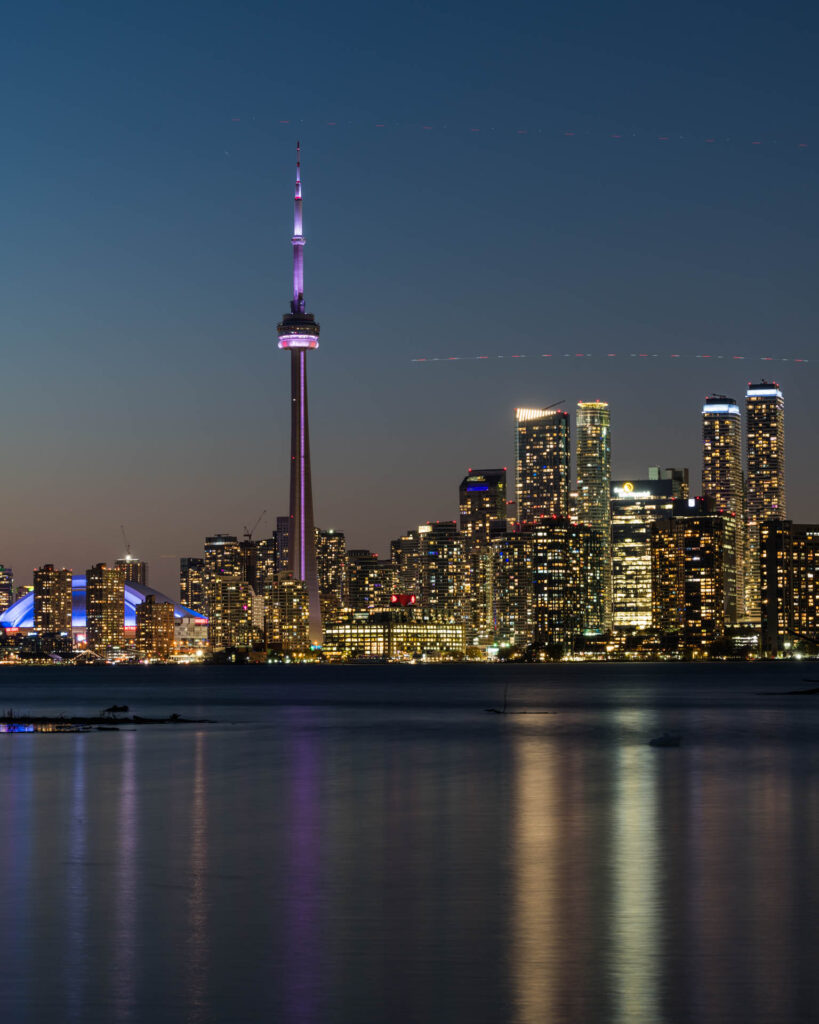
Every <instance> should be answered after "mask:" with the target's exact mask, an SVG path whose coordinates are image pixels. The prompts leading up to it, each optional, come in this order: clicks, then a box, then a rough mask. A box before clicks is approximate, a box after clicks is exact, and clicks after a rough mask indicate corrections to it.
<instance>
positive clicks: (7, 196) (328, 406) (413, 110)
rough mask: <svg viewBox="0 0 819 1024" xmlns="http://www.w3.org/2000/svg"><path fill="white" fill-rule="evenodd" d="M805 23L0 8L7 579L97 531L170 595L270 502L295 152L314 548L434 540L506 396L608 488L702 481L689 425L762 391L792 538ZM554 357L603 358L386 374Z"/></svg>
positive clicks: (815, 223)
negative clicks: (426, 528)
mask: <svg viewBox="0 0 819 1024" xmlns="http://www.w3.org/2000/svg"><path fill="white" fill-rule="evenodd" d="M818 29H819V19H818V18H817V14H816V13H815V11H814V9H813V8H811V7H810V6H809V5H805V4H780V5H776V6H774V5H772V4H758V3H743V4H725V3H693V4H687V5H684V6H675V7H673V8H672V7H671V6H670V5H658V4H649V3H643V2H640V3H636V2H635V3H620V4H612V3H607V4H605V3H592V2H586V3H583V2H581V3H574V4H571V5H560V6H556V5H549V4H523V5H519V6H517V7H514V8H503V7H500V6H498V5H490V4H484V3H470V4H466V3H447V4H438V5H432V4H426V3H420V4H419V3H414V4H412V5H401V6H398V5H385V4H375V3H372V4H369V3H355V2H353V3H350V4H347V5H337V4H329V3H302V4H299V3H290V4H277V3H267V4H262V3H244V4H235V3H232V4H227V3H204V4H197V5H193V4H188V3H186V4H182V3H170V4H162V5H160V4H155V3H141V4H129V3H120V4H116V5H112V4H102V3H99V4H97V3H93V4H91V3H79V4H75V5H70V6H69V5H63V4H47V3H36V2H35V3H31V4H27V5H19V6H18V7H16V8H15V9H12V10H10V11H9V12H8V13H7V20H6V25H5V29H4V39H3V41H2V43H1V44H0V47H2V50H1V51H0V57H2V61H0V75H1V76H2V79H3V80H2V95H3V96H4V100H5V102H4V111H3V152H4V159H3V161H2V165H0V176H1V179H2V192H0V195H2V208H3V209H2V213H3V233H2V238H3V242H2V245H0V301H2V311H3V315H2V320H0V324H1V325H2V336H3V356H4V358H3V370H4V373H3V384H4V387H3V395H4V402H3V406H4V417H3V419H4V424H5V442H6V443H5V444H4V446H3V451H4V456H3V461H4V474H3V476H4V483H5V486H4V487H3V489H2V498H0V503H1V504H0V516H2V523H3V529H2V533H1V534H0V561H3V562H5V563H6V564H9V563H10V564H12V565H13V566H14V567H15V570H16V572H17V575H18V576H19V578H20V579H21V580H24V579H28V578H30V570H31V567H32V566H34V565H35V564H40V563H42V562H44V561H54V562H58V563H60V564H66V565H70V566H72V567H73V568H75V569H77V570H81V569H83V568H85V566H86V565H87V564H90V563H91V561H97V560H100V559H112V558H114V557H116V556H118V555H119V554H120V553H121V547H122V543H121V538H120V532H119V527H120V523H123V524H125V526H126V529H127V530H128V533H129V535H130V537H131V540H132V544H133V547H134V549H135V550H136V551H138V553H139V554H141V555H143V556H144V557H146V558H148V560H149V561H150V562H151V563H152V571H153V579H154V581H155V582H156V583H157V584H161V585H164V586H167V587H172V586H173V581H174V579H175V571H176V570H175V561H174V560H175V558H176V557H178V556H179V555H183V554H195V553H196V552H197V551H198V550H199V549H200V547H201V543H202V539H203V537H204V536H205V534H208V533H214V532H240V531H241V529H242V527H243V525H244V524H246V523H247V524H251V523H253V522H254V521H255V520H256V518H257V516H258V515H259V513H260V512H261V511H262V509H267V510H268V516H267V518H266V520H265V521H264V522H263V523H262V527H261V530H265V528H267V529H270V528H271V527H272V523H273V519H274V517H275V515H276V514H281V513H283V512H285V511H286V506H287V454H288V436H287V431H288V427H289V424H288V415H287V397H288V386H289V384H288V372H287V370H288V367H287V359H286V357H285V356H284V355H283V354H282V353H279V352H278V351H277V350H276V346H275V325H276V322H277V320H278V318H279V316H280V315H281V313H283V312H284V311H285V309H286V308H287V302H288V299H289V275H290V264H289V261H290V248H289V244H288V243H289V235H290V230H291V228H290V217H291V204H290V194H291V183H292V173H293V167H292V159H293V147H294V144H295V140H296V138H297V137H299V138H300V139H301V141H302V147H303V168H304V186H305V230H306V235H307V240H308V244H307V249H306V292H307V302H308V308H310V309H311V310H312V311H313V312H315V314H316V316H317V318H318V319H319V321H320V322H321V324H322V347H321V349H320V351H319V352H318V353H317V354H316V356H315V358H312V360H311V379H310V387H311V395H310V401H311V427H312V446H313V457H314V492H315V500H316V518H317V521H318V522H319V523H320V524H321V525H324V526H333V527H335V528H336V529H342V530H345V531H346V533H347V534H348V538H349V540H350V543H351V545H354V546H366V547H371V548H373V549H375V550H378V551H382V552H384V551H385V546H386V544H387V542H388V540H389V538H390V537H392V536H396V535H398V534H399V533H401V532H402V531H403V530H405V529H407V528H408V527H411V526H413V525H416V524H417V523H418V522H420V521H423V520H426V519H430V518H433V519H435V518H451V517H453V516H454V515H455V513H456V501H457V484H458V482H459V480H460V478H461V476H462V475H463V472H464V471H465V470H466V468H467V467H468V466H477V465H485V466H491V465H510V464H511V461H512V409H513V408H514V406H515V405H517V404H539V403H551V402H554V401H558V400H563V401H565V402H566V403H567V404H568V405H569V406H573V405H574V403H575V402H576V401H577V400H578V399H589V398H601V399H604V400H608V401H609V402H610V403H611V407H612V424H613V428H612V429H613V461H614V472H615V475H617V476H637V475H638V474H639V475H642V474H643V473H644V470H645V467H646V466H647V465H648V464H651V463H662V464H664V465H687V466H689V467H690V468H691V472H692V477H693V478H695V479H698V477H699V470H700V461H699V448H698V442H699V430H700V426H699V410H700V407H701V402H702V398H703V397H704V395H705V394H706V393H707V392H709V391H720V392H726V393H728V394H730V395H733V396H735V397H741V393H742V391H743V389H744V386H745V384H746V383H747V381H748V380H750V379H757V378H758V377H760V376H761V375H762V373H763V372H765V373H767V374H768V375H769V376H770V375H774V376H775V377H776V379H777V380H778V381H779V382H780V383H781V385H782V387H783V389H784V390H785V395H786V402H787V443H788V467H789V481H788V490H789V500H790V510H791V513H792V514H793V516H794V517H795V518H798V519H802V520H813V519H816V518H817V515H819V484H817V483H816V479H815V473H814V472H813V462H812V459H811V455H812V447H813V443H814V440H815V423H814V416H813V407H814V402H813V392H814V390H815V386H816V383H817V381H818V380H819V377H818V376H817V375H819V350H818V347H817V344H816V335H817V311H816V302H815V292H816V286H815V281H816V277H817V258H816V244H817V236H818V235H819V220H818V218H817V204H816V199H815V195H816V185H817V157H819V132H817V129H816V124H817V116H816V115H817V74H816V70H815V68H816V64H815V58H814V55H815V52H816V47H817V36H819V31H818ZM237 119H238V120H237ZM283 121H286V122H288V123H286V124H283V123H281V122H283ZM330 122H335V123H332V124H331V123H330ZM377 125H383V126H384V127H376V126H377ZM476 128H477V129H479V130H478V131H475V130H473V129H476ZM567 132H573V133H574V134H571V135H568V134H566V133H567ZM615 136H619V137H615ZM707 139H713V140H714V141H713V142H707V141H706V140H707ZM549 351H554V352H563V351H585V352H590V353H594V354H595V357H594V358H592V359H588V360H583V361H580V360H575V361H570V360H564V361H563V362H562V363H560V362H554V361H552V360H549V361H546V360H542V361H541V362H537V361H535V360H530V361H527V362H523V361H507V360H504V361H497V360H494V361H491V362H457V363H451V364H445V365H441V364H413V363H412V362H411V359H412V358H413V357H416V356H432V355H457V354H469V353H507V354H512V353H515V352H527V353H538V352H549ZM609 351H617V352H627V351H629V352H630V351H649V352H658V353H661V354H662V353H671V352H682V353H684V354H685V353H695V352H703V353H713V354H721V353H722V354H736V353H741V354H746V355H749V356H754V357H758V356H761V355H765V354H773V355H779V356H788V357H792V356H797V357H802V358H815V359H817V363H816V364H813V365H812V364H807V365H805V364H801V365H800V366H798V367H797V366H793V365H791V364H787V363H784V364H761V363H755V362H753V361H750V360H749V361H746V362H744V363H741V364H737V362H736V361H730V360H724V361H721V362H719V361H710V362H708V363H705V362H704V361H697V360H691V359H689V360H681V361H679V363H675V362H671V361H669V360H667V359H659V360H652V361H648V362H647V363H643V364H640V365H635V363H634V361H629V360H628V359H621V360H616V361H611V360H606V359H605V358H603V357H602V354H603V353H606V352H609ZM772 367H775V369H772Z"/></svg>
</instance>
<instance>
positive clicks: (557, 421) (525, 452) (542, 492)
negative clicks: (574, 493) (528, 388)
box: [515, 409, 571, 523]
mask: <svg viewBox="0 0 819 1024" xmlns="http://www.w3.org/2000/svg"><path fill="white" fill-rule="evenodd" d="M570 472H571V458H570V447H569V414H568V413H567V412H563V411H561V410H558V409H516V410H515V487H516V497H517V518H518V521H519V522H521V523H535V522H537V521H538V520H539V519H543V518H545V517H546V516H559V517H561V518H566V517H568V515H569V483H570Z"/></svg>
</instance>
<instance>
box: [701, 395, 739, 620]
mask: <svg viewBox="0 0 819 1024" xmlns="http://www.w3.org/2000/svg"><path fill="white" fill-rule="evenodd" d="M702 493H703V496H704V497H706V498H713V500H714V508H715V509H716V512H717V513H718V514H719V515H722V516H723V518H724V519H725V530H724V544H725V553H724V559H723V571H724V576H725V591H724V593H725V619H726V622H728V623H734V622H737V621H738V620H739V619H741V618H742V617H743V616H744V614H745V501H744V487H743V479H742V421H741V418H740V414H739V406H738V405H737V403H736V402H735V401H734V399H733V398H729V397H728V396H727V395H709V396H708V397H707V398H706V399H705V404H704V405H703V407H702Z"/></svg>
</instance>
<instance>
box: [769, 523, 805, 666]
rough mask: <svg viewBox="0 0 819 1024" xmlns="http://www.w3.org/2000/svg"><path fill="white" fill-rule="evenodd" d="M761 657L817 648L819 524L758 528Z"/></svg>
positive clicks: (789, 524)
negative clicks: (796, 649) (803, 648)
mask: <svg viewBox="0 0 819 1024" xmlns="http://www.w3.org/2000/svg"><path fill="white" fill-rule="evenodd" d="M759 550H760V582H761V586H760V598H761V613H762V615H761V630H760V635H761V642H762V653H763V655H765V656H766V657H768V658H776V657H778V656H780V655H782V654H784V653H786V652H787V651H789V650H791V649H793V648H795V647H800V646H802V645H805V644H807V650H808V652H809V653H812V654H813V653H815V652H816V651H817V649H819V525H817V524H808V523H794V522H791V521H790V520H789V519H766V520H763V522H762V523H760V524H759Z"/></svg>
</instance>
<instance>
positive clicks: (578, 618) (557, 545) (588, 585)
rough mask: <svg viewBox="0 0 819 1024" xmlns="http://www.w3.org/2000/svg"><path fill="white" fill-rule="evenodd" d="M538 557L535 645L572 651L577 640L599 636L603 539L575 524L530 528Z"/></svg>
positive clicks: (562, 521) (534, 559)
mask: <svg viewBox="0 0 819 1024" xmlns="http://www.w3.org/2000/svg"><path fill="white" fill-rule="evenodd" d="M526 530H527V532H528V533H529V536H530V540H531V551H532V604H533V611H534V630H533V639H534V641H535V642H536V643H538V644H542V645H544V646H547V647H551V648H554V650H553V652H552V653H553V654H554V655H555V656H560V654H563V653H567V652H568V651H569V650H571V648H572V645H573V642H574V639H575V637H577V636H579V635H580V634H582V633H595V632H599V623H600V621H601V617H602V614H603V610H602V605H603V576H602V571H601V563H602V558H601V550H602V541H601V538H600V533H599V531H597V530H594V529H592V528H591V527H588V526H584V525H583V524H581V523H573V522H571V520H570V519H566V518H563V519H558V518H555V519H544V520H541V521H540V522H538V523H535V524H533V525H531V526H529V527H527V528H526Z"/></svg>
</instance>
